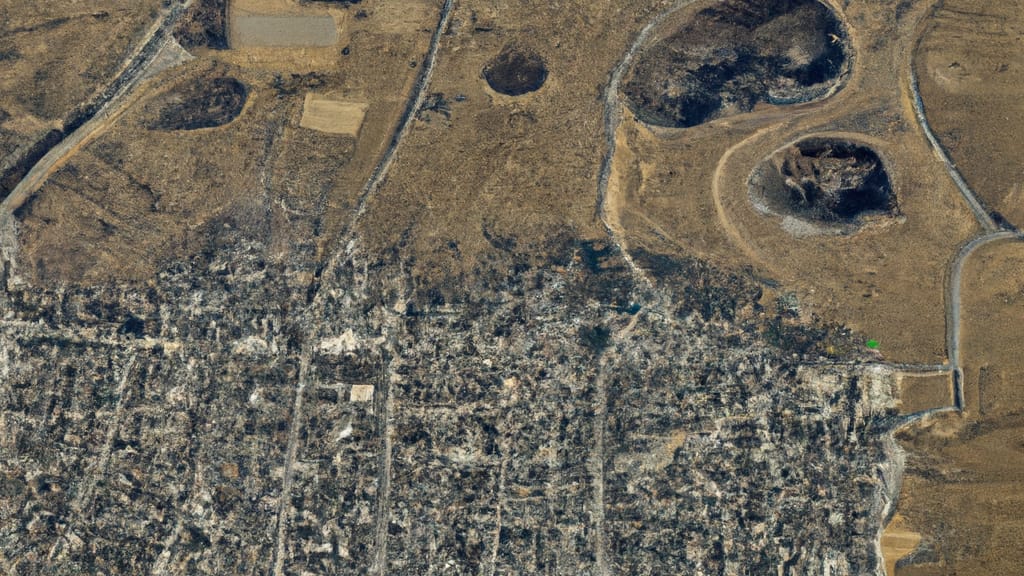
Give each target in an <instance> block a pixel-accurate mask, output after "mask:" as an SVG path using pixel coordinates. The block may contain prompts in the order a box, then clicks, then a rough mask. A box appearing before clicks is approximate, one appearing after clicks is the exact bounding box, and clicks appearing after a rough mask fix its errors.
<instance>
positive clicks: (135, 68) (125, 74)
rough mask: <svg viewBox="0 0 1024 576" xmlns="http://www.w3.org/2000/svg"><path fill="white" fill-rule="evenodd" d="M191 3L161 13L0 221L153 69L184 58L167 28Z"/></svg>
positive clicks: (11, 198) (14, 194)
mask: <svg viewBox="0 0 1024 576" xmlns="http://www.w3.org/2000/svg"><path fill="white" fill-rule="evenodd" d="M193 1H194V0H185V1H184V2H182V3H179V4H175V5H173V6H171V7H170V8H167V9H166V10H165V13H164V15H163V17H162V18H160V19H159V20H158V21H157V22H156V23H155V24H154V25H153V26H152V27H151V28H150V30H149V32H148V33H147V34H146V36H145V37H144V38H143V40H142V42H141V43H140V44H139V46H138V48H136V49H135V51H133V52H132V54H131V55H129V57H128V60H127V62H126V63H125V65H124V66H123V67H122V69H121V70H120V72H119V73H118V75H117V77H116V78H115V79H114V81H113V82H111V84H110V85H109V86H107V88H106V89H104V91H103V92H102V93H101V95H100V97H99V100H98V101H97V102H95V103H94V104H92V105H91V106H92V107H94V112H93V113H92V114H91V115H90V116H89V117H88V119H86V120H85V121H84V122H83V123H82V124H81V125H80V126H78V127H77V128H76V129H75V130H74V131H72V132H71V133H70V134H66V135H65V136H64V138H63V139H62V140H61V141H60V142H59V143H57V144H56V145H55V146H54V147H53V148H51V149H50V150H49V151H48V152H47V153H46V154H45V155H44V156H43V157H42V158H41V159H40V160H39V161H38V162H36V164H35V165H34V166H33V167H32V168H31V169H30V170H29V171H28V173H26V174H25V176H24V178H22V179H21V181H20V182H18V185H17V186H15V187H14V189H13V190H11V193H10V194H8V195H7V197H6V198H4V200H3V201H2V202H0V220H3V219H7V218H10V217H11V216H12V215H13V214H14V212H15V211H16V210H17V209H18V208H20V207H21V206H22V205H23V204H25V202H27V201H28V199H29V198H31V197H32V195H33V194H35V193H36V191H37V190H39V188H40V187H41V186H42V185H43V183H45V182H46V180H47V179H48V178H49V177H50V176H52V175H53V174H54V172H56V171H57V170H58V169H59V168H60V167H61V166H63V165H64V164H65V163H66V162H67V161H68V159H70V158H71V157H72V156H74V155H75V154H76V153H77V152H78V151H79V150H81V149H82V147H83V146H84V145H85V144H86V143H87V142H89V141H90V140H91V139H92V138H94V137H95V136H96V135H97V134H99V133H101V132H102V131H103V130H105V129H106V128H107V127H109V126H110V125H111V124H112V123H113V121H114V120H116V119H117V118H118V117H119V116H120V114H121V113H122V112H123V111H124V109H125V107H126V104H127V103H128V97H129V96H130V95H131V94H132V93H133V92H134V91H135V89H136V88H138V87H139V85H140V84H141V83H142V82H143V81H144V80H145V79H146V78H149V77H150V76H152V74H153V72H154V68H157V67H159V68H160V69H166V68H168V67H170V66H173V65H174V64H175V63H177V62H179V61H181V59H182V58H184V55H183V53H182V52H178V53H177V56H175V55H174V54H172V52H173V51H172V50H171V49H170V45H171V44H173V43H174V42H175V40H174V37H173V35H172V34H171V29H172V28H173V27H174V25H175V24H177V22H178V19H179V18H181V16H182V14H184V12H185V11H186V10H188V8H189V7H190V6H191V5H192V3H193Z"/></svg>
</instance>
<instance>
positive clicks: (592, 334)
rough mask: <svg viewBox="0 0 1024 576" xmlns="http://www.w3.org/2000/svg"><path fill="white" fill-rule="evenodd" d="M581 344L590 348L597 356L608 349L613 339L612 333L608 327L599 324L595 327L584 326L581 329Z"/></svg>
mask: <svg viewBox="0 0 1024 576" xmlns="http://www.w3.org/2000/svg"><path fill="white" fill-rule="evenodd" d="M579 335H580V343H581V344H583V346H584V347H586V348H589V349H590V350H592V351H593V352H594V353H595V354H600V353H601V352H602V351H604V349H605V348H607V347H608V343H609V342H610V341H611V338H612V331H611V329H610V328H608V327H607V326H602V325H600V324H597V325H595V326H584V327H582V328H580V331H579Z"/></svg>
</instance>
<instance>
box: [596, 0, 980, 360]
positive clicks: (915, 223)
mask: <svg viewBox="0 0 1024 576" xmlns="http://www.w3.org/2000/svg"><path fill="white" fill-rule="evenodd" d="M929 8H930V5H929V4H928V3H924V2H920V3H903V4H900V6H899V10H897V6H896V5H887V6H875V5H866V4H859V3H851V4H849V5H848V6H846V7H845V8H843V9H842V10H841V11H838V12H837V13H836V14H837V17H838V18H840V19H841V20H842V21H843V22H845V26H846V27H847V29H848V30H849V34H848V40H847V41H848V43H849V48H848V50H849V51H850V53H851V58H852V64H851V67H850V70H849V72H848V73H847V74H846V75H845V76H843V77H842V78H840V79H839V80H838V81H839V82H840V85H841V86H842V87H841V88H840V89H839V90H838V92H836V93H835V94H834V95H833V96H831V97H828V98H825V99H824V100H820V101H817V102H811V103H804V104H789V105H786V104H761V105H757V106H755V107H754V108H753V110H752V111H750V112H746V113H742V114H737V115H734V116H730V117H727V118H722V119H717V120H715V119H711V120H710V121H708V122H705V123H702V124H700V125H697V126H694V127H691V128H686V129H677V128H665V127H660V126H653V125H649V124H646V123H644V122H643V121H642V118H640V119H637V120H635V119H634V118H633V117H632V115H631V114H627V116H626V117H625V118H624V120H623V122H621V123H620V126H619V133H618V136H617V141H618V142H619V143H620V145H619V146H618V147H617V148H616V155H615V161H614V164H613V171H612V175H611V182H610V185H609V194H608V197H609V200H608V202H609V204H614V205H615V207H614V208H612V209H610V212H611V214H610V215H611V217H612V218H614V219H616V220H618V227H619V228H621V230H622V238H623V241H624V242H625V243H626V244H627V245H629V246H637V247H639V246H649V247H666V248H663V249H669V248H668V247H672V249H675V250H683V251H686V252H688V253H696V254H699V255H701V256H702V257H705V258H708V259H711V260H713V261H715V262H717V263H720V264H722V265H731V266H735V267H737V268H742V267H750V268H753V269H754V270H756V271H757V272H758V273H759V274H763V275H766V276H768V277H771V278H774V279H777V280H779V281H781V283H782V284H784V285H785V286H786V289H787V290H789V291H792V292H793V293H794V294H795V296H796V297H797V299H798V301H799V302H801V303H805V304H806V308H807V309H808V310H813V311H814V313H816V314H819V315H821V316H823V317H827V318H833V319H836V320H837V321H840V322H842V323H844V324H846V325H848V326H850V327H853V328H855V329H857V330H858V331H860V332H863V333H865V334H867V335H868V336H870V337H872V338H875V339H877V340H878V341H879V342H880V344H881V346H880V348H879V350H880V351H881V353H882V354H884V357H885V358H886V359H888V360H892V361H896V362H920V363H926V364H938V363H941V362H943V360H944V359H945V354H946V351H945V309H944V305H943V302H944V293H945V285H944V282H943V281H944V271H945V270H946V268H947V267H948V265H949V262H950V261H951V259H952V258H953V256H954V255H955V254H956V251H957V249H958V247H959V245H960V244H961V243H963V242H965V241H966V240H967V239H968V238H970V236H971V235H972V234H974V233H975V231H976V230H977V228H976V226H975V225H974V224H973V222H972V220H971V219H970V217H969V212H968V211H967V209H966V207H965V206H964V205H963V201H962V199H961V198H960V196H959V194H958V191H957V189H956V187H955V186H954V185H953V183H952V182H951V181H950V179H949V176H948V175H947V174H946V173H945V171H944V170H942V169H937V168H939V167H941V164H937V163H936V160H935V155H934V153H933V152H932V150H931V149H930V148H929V146H928V143H927V141H926V140H925V139H924V138H923V136H922V133H921V131H920V129H919V128H918V127H917V122H916V120H915V115H914V114H915V113H914V109H913V107H912V105H911V100H910V97H909V91H910V89H909V73H910V54H911V53H912V48H913V46H914V44H915V40H916V38H917V33H918V31H919V28H920V22H921V21H922V18H925V17H926V16H927V14H928V10H929ZM686 11H690V12H692V13H693V14H699V4H695V5H693V6H692V7H688V8H684V9H683V11H681V13H683V14H685V13H686ZM897 12H898V13H897ZM669 23H671V22H669ZM666 25H667V24H666ZM655 36H657V34H655ZM637 66H640V64H639V61H638V64H637ZM808 137H813V138H827V139H836V140H844V141H848V142H851V143H853V144H856V145H860V146H864V147H867V148H869V149H870V150H872V151H873V153H874V154H877V156H878V157H879V158H880V159H881V160H882V162H883V164H884V167H885V169H886V172H887V174H888V178H889V180H890V183H891V187H892V190H893V193H894V194H895V201H896V203H897V205H898V207H899V215H900V217H898V218H893V217H881V218H875V219H874V221H872V219H871V218H870V217H868V218H866V219H865V220H866V222H865V223H864V224H863V225H862V226H860V228H858V230H859V231H858V232H857V233H855V234H841V233H840V234H838V235H837V234H836V233H835V232H834V231H832V230H829V229H824V230H823V229H821V228H820V227H818V226H814V225H808V224H807V223H806V222H802V221H800V220H795V219H793V218H787V217H785V216H783V215H778V216H772V215H766V214H765V213H764V212H763V211H761V210H758V209H757V207H756V206H755V204H754V203H752V202H751V200H750V195H749V194H748V181H749V178H750V175H751V174H752V173H753V172H755V170H756V168H757V167H758V166H759V165H760V164H761V163H762V162H763V161H764V160H765V159H766V158H768V157H769V156H772V155H773V154H776V153H777V152H778V151H780V150H784V149H786V148H787V147H789V146H791V145H792V143H793V142H795V141H797V140H801V139H804V138H808Z"/></svg>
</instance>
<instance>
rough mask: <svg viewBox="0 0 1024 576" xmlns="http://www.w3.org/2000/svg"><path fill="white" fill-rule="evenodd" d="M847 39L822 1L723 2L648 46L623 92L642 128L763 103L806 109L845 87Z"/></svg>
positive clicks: (682, 123) (679, 124) (689, 122)
mask: <svg viewBox="0 0 1024 576" xmlns="http://www.w3.org/2000/svg"><path fill="white" fill-rule="evenodd" d="M845 38H846V33H845V32H844V30H843V27H842V24H841V23H840V21H839V19H838V18H837V17H836V15H835V14H834V13H833V11H832V10H831V9H830V8H829V7H827V6H825V5H824V4H822V3H821V2H819V1H818V0H723V1H722V2H719V3H717V4H715V5H714V6H711V7H709V8H705V9H704V10H701V11H700V12H697V13H696V14H695V15H694V16H693V17H691V18H690V19H689V20H688V21H687V22H686V23H684V24H683V25H682V26H681V27H680V28H679V29H678V30H677V31H675V32H674V33H672V34H670V35H668V36H667V37H664V38H663V39H662V40H660V41H658V42H655V43H654V44H652V45H650V46H647V47H646V48H645V49H644V50H643V51H642V52H641V53H640V55H639V56H638V57H637V59H636V62H635V64H634V65H633V66H632V68H631V69H630V71H629V74H628V76H627V79H626V82H625V84H624V85H623V92H624V94H625V96H626V102H627V105H628V106H629V107H630V108H631V109H632V110H633V113H634V114H636V116H637V117H638V118H639V119H640V120H642V121H644V122H647V123H649V124H654V125H657V126H667V127H673V128H685V127H689V126H696V125H698V124H702V123H704V122H707V121H709V120H713V119H715V118H721V117H723V116H729V115H732V114H738V113H742V112H747V111H750V110H751V109H753V107H754V105H755V104H757V103H758V102H769V103H772V104H795V103H799V102H806V101H809V100H813V99H816V98H820V97H822V96H824V95H826V94H827V93H828V92H829V90H830V89H832V88H833V86H835V85H836V84H837V82H838V81H839V78H840V76H841V75H842V73H843V71H844V70H845V67H846V61H847V54H846V40H845Z"/></svg>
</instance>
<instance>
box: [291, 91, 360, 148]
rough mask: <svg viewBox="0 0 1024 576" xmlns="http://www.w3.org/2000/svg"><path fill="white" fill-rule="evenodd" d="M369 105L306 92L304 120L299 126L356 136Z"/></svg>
mask: <svg viewBox="0 0 1024 576" xmlns="http://www.w3.org/2000/svg"><path fill="white" fill-rule="evenodd" d="M369 107H370V106H369V104H367V103H366V102H348V101H344V100H333V99H331V98H328V97H326V96H323V95H320V94H313V93H312V92H310V93H307V94H306V100H305V102H303V105H302V120H300V121H299V126H301V127H303V128H310V129H312V130H319V131H320V132H328V133H330V134H348V135H349V136H352V137H356V136H358V135H359V129H360V128H361V127H362V126H363V119H364V118H365V117H366V110H367V109H368V108H369Z"/></svg>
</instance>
